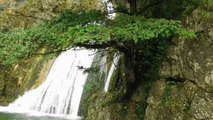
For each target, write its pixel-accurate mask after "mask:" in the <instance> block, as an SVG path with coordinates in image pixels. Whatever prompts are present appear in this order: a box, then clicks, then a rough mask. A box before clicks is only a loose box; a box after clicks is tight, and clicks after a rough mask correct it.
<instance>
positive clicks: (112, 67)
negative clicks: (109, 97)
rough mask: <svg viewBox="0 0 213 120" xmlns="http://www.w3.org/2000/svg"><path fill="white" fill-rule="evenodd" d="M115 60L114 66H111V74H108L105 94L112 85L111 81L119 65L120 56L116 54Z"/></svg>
mask: <svg viewBox="0 0 213 120" xmlns="http://www.w3.org/2000/svg"><path fill="white" fill-rule="evenodd" d="M113 58H114V59H113V60H112V64H111V67H110V70H109V72H108V74H107V77H106V81H105V85H104V91H105V92H108V89H109V85H110V80H111V78H112V75H113V72H114V71H115V69H116V66H117V64H118V60H119V56H118V55H117V54H115V55H114V57H113Z"/></svg>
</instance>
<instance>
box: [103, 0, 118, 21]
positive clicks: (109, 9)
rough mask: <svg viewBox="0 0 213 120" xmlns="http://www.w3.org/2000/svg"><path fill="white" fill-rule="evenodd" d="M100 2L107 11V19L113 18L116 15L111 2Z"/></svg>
mask: <svg viewBox="0 0 213 120" xmlns="http://www.w3.org/2000/svg"><path fill="white" fill-rule="evenodd" d="M102 2H103V3H104V4H105V5H106V9H107V12H108V18H109V19H114V18H115V16H116V13H115V10H114V8H113V6H112V2H111V1H109V0H102Z"/></svg>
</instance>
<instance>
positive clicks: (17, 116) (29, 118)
mask: <svg viewBox="0 0 213 120" xmlns="http://www.w3.org/2000/svg"><path fill="white" fill-rule="evenodd" d="M0 120H80V119H78V118H66V117H59V116H48V115H37V116H36V115H30V114H23V113H7V112H0Z"/></svg>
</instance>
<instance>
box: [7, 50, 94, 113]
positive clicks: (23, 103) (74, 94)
mask: <svg viewBox="0 0 213 120" xmlns="http://www.w3.org/2000/svg"><path fill="white" fill-rule="evenodd" d="M93 58H94V51H91V50H85V49H81V50H80V49H77V50H74V49H70V50H68V51H65V52H63V53H61V54H60V55H59V57H58V58H57V59H56V60H55V62H54V64H53V65H52V68H51V70H50V72H49V74H48V76H47V78H46V80H45V81H44V83H42V85H41V86H39V87H38V88H36V89H34V90H30V91H28V92H26V93H25V94H24V95H23V96H21V97H19V98H18V99H17V100H16V101H15V102H14V103H12V104H10V105H9V106H8V107H7V110H8V111H9V110H12V111H18V112H29V111H33V112H36V114H38V113H37V112H39V113H47V114H54V115H69V116H77V113H78V108H79V104H80V100H81V95H82V91H83V87H84V84H85V82H86V79H87V74H86V73H85V74H84V73H83V69H79V68H88V67H90V66H91V64H92V61H93Z"/></svg>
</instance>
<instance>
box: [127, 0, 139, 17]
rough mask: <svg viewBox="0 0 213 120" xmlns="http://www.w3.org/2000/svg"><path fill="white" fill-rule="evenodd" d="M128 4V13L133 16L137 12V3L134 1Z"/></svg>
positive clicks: (129, 0) (130, 0) (131, 0)
mask: <svg viewBox="0 0 213 120" xmlns="http://www.w3.org/2000/svg"><path fill="white" fill-rule="evenodd" d="M128 2H129V4H130V13H131V14H134V13H136V12H137V1H136V0H128Z"/></svg>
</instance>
